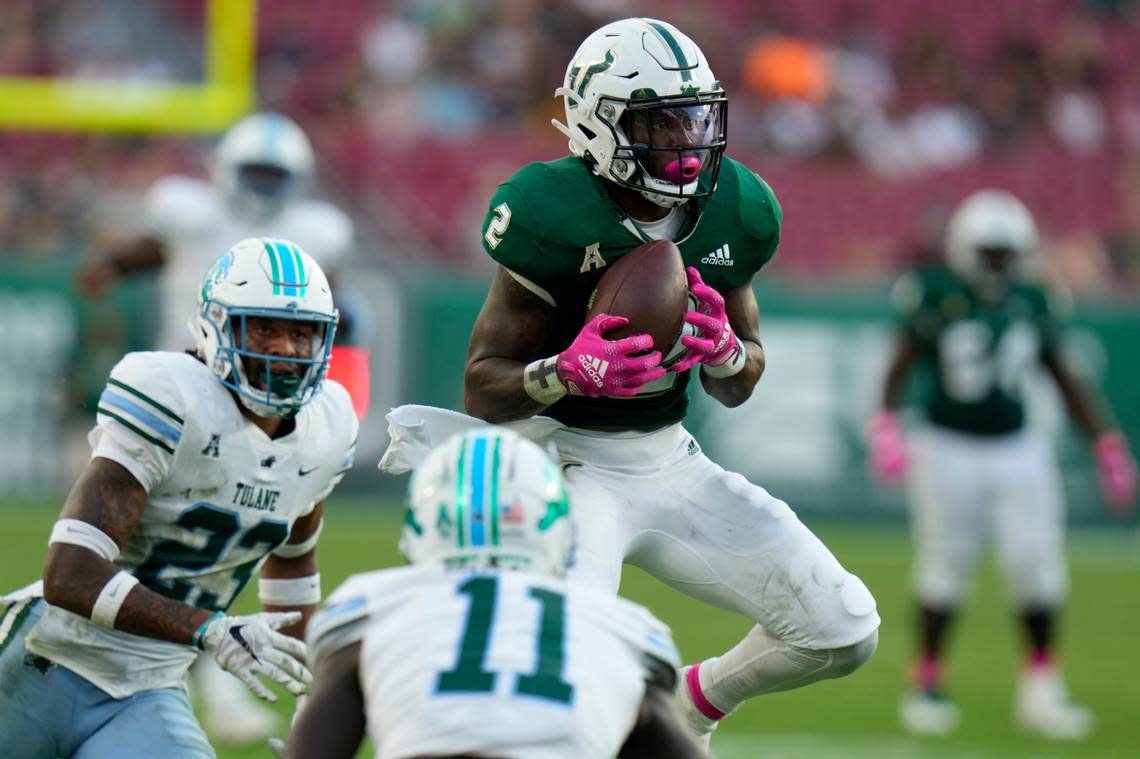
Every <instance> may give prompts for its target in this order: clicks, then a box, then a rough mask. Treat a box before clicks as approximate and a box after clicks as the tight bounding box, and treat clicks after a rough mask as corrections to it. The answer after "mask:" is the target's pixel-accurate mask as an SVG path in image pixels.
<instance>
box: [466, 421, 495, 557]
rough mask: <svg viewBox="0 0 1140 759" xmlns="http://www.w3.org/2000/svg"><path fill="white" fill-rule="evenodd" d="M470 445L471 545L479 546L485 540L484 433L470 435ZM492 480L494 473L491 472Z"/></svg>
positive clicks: (485, 477) (485, 461)
mask: <svg viewBox="0 0 1140 759" xmlns="http://www.w3.org/2000/svg"><path fill="white" fill-rule="evenodd" d="M472 438H474V445H472V446H471V545H472V546H481V545H484V544H486V542H487V531H486V529H485V525H484V517H483V505H484V501H485V500H486V498H485V496H486V494H487V474H488V472H487V438H486V436H485V435H472ZM491 479H492V481H493V480H494V473H491Z"/></svg>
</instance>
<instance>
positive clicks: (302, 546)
mask: <svg viewBox="0 0 1140 759" xmlns="http://www.w3.org/2000/svg"><path fill="white" fill-rule="evenodd" d="M323 529H325V519H324V517H321V521H320V522H318V523H317V529H315V530H313V534H312V535H310V536H309V537H307V538H305V539H304V540H303V541H301V542H300V543H282V544H281V545H279V546H277V550H275V551H274V552H273V555H274V556H276V557H277V558H279V559H295V558H297V557H298V556H304V555H305V554H307V553H308V552H309V551H311V550H313V549H314V548H316V547H317V538H319V537H320V536H321V530H323Z"/></svg>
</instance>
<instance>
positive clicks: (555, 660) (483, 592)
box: [436, 577, 574, 704]
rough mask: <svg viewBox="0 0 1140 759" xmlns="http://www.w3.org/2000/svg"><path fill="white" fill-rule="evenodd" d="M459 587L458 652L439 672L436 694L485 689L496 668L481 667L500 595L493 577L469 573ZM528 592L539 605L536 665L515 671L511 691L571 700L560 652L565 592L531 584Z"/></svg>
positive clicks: (491, 683) (489, 686) (571, 690)
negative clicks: (462, 601) (463, 600)
mask: <svg viewBox="0 0 1140 759" xmlns="http://www.w3.org/2000/svg"><path fill="white" fill-rule="evenodd" d="M457 590H458V592H460V593H462V594H464V595H467V596H470V597H471V604H470V606H468V608H467V619H466V621H465V622H464V625H463V636H462V638H461V639H460V642H459V655H458V657H457V659H456V662H455V666H454V667H452V668H451V669H449V670H447V671H445V672H440V673H439V678H438V679H437V681H436V692H437V693H490V692H491V691H492V690H493V689H494V687H495V679H496V677H497V676H498V673H497V672H492V671H490V670H487V669H484V667H483V664H484V660H485V659H486V658H487V649H488V648H489V644H490V641H491V627H492V623H493V622H494V617H495V601H496V599H497V597H498V594H499V579H498V578H497V577H472V578H470V579H468V580H466V581H464V582H463V583H462V584H461V585H460V586H459V587H458V588H457ZM528 595H529V596H530V597H531V598H533V599H535V600H536V601H537V602H538V604H539V606H540V607H541V610H542V611H541V615H540V616H539V625H538V640H537V641H536V654H537V657H536V658H537V659H538V666H537V667H536V668H535V671H534V672H532V673H531V674H529V675H519V678H518V680H517V682H516V683H515V693H516V694H522V695H527V696H534V697H536V698H542V699H546V700H548V701H555V702H558V703H560V704H566V703H569V702H570V699H571V698H572V697H573V695H574V686H573V685H571V684H570V683H568V682H566V681H565V680H563V679H562V669H563V667H564V665H565V661H564V657H563V653H564V650H563V649H564V644H565V634H566V597H565V596H563V595H562V594H561V593H555V592H554V591H552V590H547V589H545V588H535V587H531V588H530V589H529V592H528Z"/></svg>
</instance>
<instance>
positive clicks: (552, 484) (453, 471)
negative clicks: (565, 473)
mask: <svg viewBox="0 0 1140 759" xmlns="http://www.w3.org/2000/svg"><path fill="white" fill-rule="evenodd" d="M569 509H570V504H569V500H568V497H567V493H566V484H565V482H564V481H563V479H562V474H561V471H560V470H559V468H558V467H557V465H555V463H554V462H553V461H552V460H551V459H550V457H549V456H548V455H547V454H546V453H545V452H544V451H543V450H542V449H541V448H539V447H538V446H537V445H536V444H535V443H533V442H531V441H529V440H527V439H526V438H523V437H522V436H521V435H519V434H518V433H516V432H513V431H511V430H509V429H506V428H502V427H480V428H477V429H474V430H470V431H468V432H466V433H459V434H456V435H454V436H452V437H451V438H449V439H448V440H446V441H444V443H442V444H441V445H439V446H438V447H436V448H435V449H433V450H432V451H431V453H429V454H428V456H427V458H425V459H424V461H423V462H422V463H421V464H420V465H419V466H418V467H416V470H415V472H414V473H413V474H412V480H411V483H410V485H409V489H408V499H407V511H406V514H405V518H404V529H403V535H402V536H401V538H400V552H401V553H402V554H403V555H404V557H405V558H406V559H407V560H408V561H410V562H412V563H414V564H415V563H422V562H431V561H438V562H441V563H442V564H443V565H444V566H447V567H450V568H455V569H481V568H483V569H486V568H505V569H522V570H526V571H530V572H536V573H539V574H547V575H553V576H562V575H563V574H565V572H566V569H567V568H568V567H569V565H570V563H571V561H572V554H573V546H574V530H573V526H572V524H571V522H570V518H569V514H570V511H569Z"/></svg>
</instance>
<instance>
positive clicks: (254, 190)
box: [80, 113, 353, 350]
mask: <svg viewBox="0 0 1140 759" xmlns="http://www.w3.org/2000/svg"><path fill="white" fill-rule="evenodd" d="M211 173H212V177H211V179H212V181H211V182H207V181H203V180H201V179H196V178H193V177H188V176H178V175H174V176H167V177H163V178H161V179H159V180H158V181H157V182H155V183H154V185H153V186H152V187H151V188H150V190H149V191H148V192H147V193H146V196H145V198H144V200H143V206H144V212H143V216H144V218H143V221H144V224H145V227H146V231H145V232H144V233H143V234H142V235H141V236H139V237H137V238H134V239H131V240H128V241H125V242H123V243H121V244H119V245H117V246H116V247H113V248H111V249H109V250H107V251H104V252H103V254H102V255H99V256H96V257H94V258H92V259H91V260H90V261H88V262H87V263H86V264H85V266H84V268H83V271H82V272H81V274H80V282H81V284H82V285H83V286H84V289H85V290H86V291H88V292H90V293H93V294H95V293H100V292H103V291H105V290H107V289H109V288H110V287H111V286H112V285H114V284H115V283H116V282H117V281H118V280H119V279H120V278H122V277H124V276H129V275H132V274H136V273H141V272H146V271H155V270H157V271H158V272H159V282H160V289H161V301H160V302H161V309H162V312H161V321H160V335H159V339H158V347H159V348H161V349H162V350H182V349H183V348H186V347H188V346H187V343H186V327H185V322H186V314H187V313H188V312H189V310H190V309H192V308H193V307H194V303H195V298H196V297H197V293H196V292H195V287H194V285H195V283H196V282H198V281H199V278H200V277H201V275H202V272H203V271H205V270H206V269H208V268H209V267H210V265H211V264H212V263H213V262H214V261H215V260H217V258H218V256H219V255H220V254H221V252H222V251H224V250H226V249H227V248H228V247H229V246H230V245H231V244H232V243H233V241H234V240H241V239H243V238H247V237H280V238H284V239H286V240H290V241H292V242H293V243H295V244H296V245H298V246H299V247H300V248H301V249H302V250H304V251H305V252H306V253H308V254H309V255H311V256H312V257H313V258H314V259H315V260H316V261H317V263H318V264H319V265H320V266H321V268H322V269H324V271H325V272H326V274H327V275H328V276H329V277H330V278H331V279H332V280H333V282H334V283H335V281H336V276H335V269H336V267H337V265H338V264H339V263H340V262H341V261H343V260H344V258H345V257H346V256H347V254H348V251H349V250H350V247H351V244H352V236H353V229H352V222H351V221H350V220H349V218H348V217H347V216H345V214H344V213H343V212H342V211H340V209H338V208H336V207H335V206H332V205H330V204H329V203H325V202H323V201H320V200H315V199H310V198H307V197H305V196H304V193H305V191H306V189H307V187H308V185H309V184H310V182H311V179H312V175H313V173H314V161H313V149H312V147H311V145H310V144H309V139H308V138H307V137H306V136H305V133H304V132H303V131H302V130H301V128H300V127H299V126H297V124H296V123H294V122H293V121H292V120H291V119H289V118H287V117H286V116H283V115H281V114H277V113H256V114H253V115H251V116H247V117H246V118H244V119H242V120H241V121H239V122H238V123H237V124H235V125H234V126H233V127H232V128H231V129H230V130H229V131H227V132H226V134H225V135H224V136H223V137H222V139H221V141H220V142H219V143H218V146H217V148H216V150H215V152H214V158H213V166H212V171H211ZM342 337H343V336H342Z"/></svg>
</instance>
